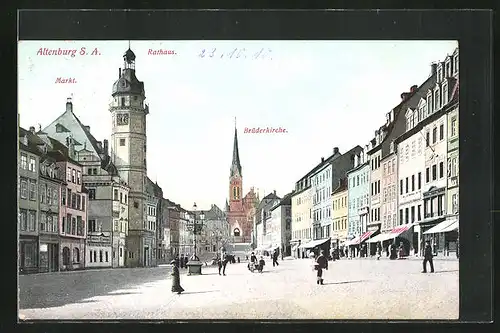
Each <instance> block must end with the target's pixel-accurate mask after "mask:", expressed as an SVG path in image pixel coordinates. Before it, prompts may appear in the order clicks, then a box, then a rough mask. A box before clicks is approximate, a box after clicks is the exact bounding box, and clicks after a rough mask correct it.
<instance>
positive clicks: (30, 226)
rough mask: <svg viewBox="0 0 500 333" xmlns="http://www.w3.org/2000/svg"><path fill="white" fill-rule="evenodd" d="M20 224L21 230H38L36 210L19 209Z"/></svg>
mask: <svg viewBox="0 0 500 333" xmlns="http://www.w3.org/2000/svg"><path fill="white" fill-rule="evenodd" d="M19 224H20V226H19V227H20V229H21V231H35V230H36V211H34V210H29V211H28V210H26V209H19Z"/></svg>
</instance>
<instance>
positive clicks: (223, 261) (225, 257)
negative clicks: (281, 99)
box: [219, 251, 229, 275]
mask: <svg viewBox="0 0 500 333" xmlns="http://www.w3.org/2000/svg"><path fill="white" fill-rule="evenodd" d="M228 260H229V259H228V255H227V254H226V252H225V251H224V252H222V256H221V261H220V262H221V263H220V265H219V275H220V271H221V268H222V275H226V266H227V262H228Z"/></svg>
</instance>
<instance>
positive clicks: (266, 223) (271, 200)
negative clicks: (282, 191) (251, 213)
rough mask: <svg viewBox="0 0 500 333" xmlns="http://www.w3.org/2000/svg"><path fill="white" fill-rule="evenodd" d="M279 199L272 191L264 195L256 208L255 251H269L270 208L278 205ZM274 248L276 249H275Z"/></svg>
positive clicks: (270, 244) (270, 245)
mask: <svg viewBox="0 0 500 333" xmlns="http://www.w3.org/2000/svg"><path fill="white" fill-rule="evenodd" d="M280 201H281V198H280V197H278V196H277V195H276V191H273V192H271V193H269V194H268V195H266V196H265V197H264V198H263V199H262V201H261V202H260V203H259V206H258V207H257V216H256V225H257V233H256V238H257V244H256V245H257V247H256V249H255V250H256V251H259V252H269V251H271V250H272V249H271V247H272V243H271V238H272V237H271V235H272V234H271V222H272V220H271V208H272V207H273V206H275V205H276V204H278V203H279V202H280ZM275 248H276V247H275Z"/></svg>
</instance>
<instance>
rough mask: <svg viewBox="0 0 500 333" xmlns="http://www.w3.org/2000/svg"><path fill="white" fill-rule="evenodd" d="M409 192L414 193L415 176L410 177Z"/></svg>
mask: <svg viewBox="0 0 500 333" xmlns="http://www.w3.org/2000/svg"><path fill="white" fill-rule="evenodd" d="M411 191H412V192H413V191H415V175H411Z"/></svg>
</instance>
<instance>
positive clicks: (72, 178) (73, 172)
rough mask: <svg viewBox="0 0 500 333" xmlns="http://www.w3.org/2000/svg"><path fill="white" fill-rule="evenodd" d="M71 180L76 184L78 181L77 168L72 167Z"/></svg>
mask: <svg viewBox="0 0 500 333" xmlns="http://www.w3.org/2000/svg"><path fill="white" fill-rule="evenodd" d="M71 182H72V183H73V184H75V183H76V170H75V169H72V170H71Z"/></svg>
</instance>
